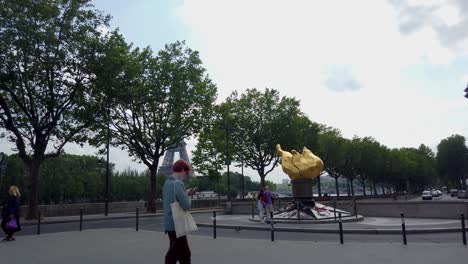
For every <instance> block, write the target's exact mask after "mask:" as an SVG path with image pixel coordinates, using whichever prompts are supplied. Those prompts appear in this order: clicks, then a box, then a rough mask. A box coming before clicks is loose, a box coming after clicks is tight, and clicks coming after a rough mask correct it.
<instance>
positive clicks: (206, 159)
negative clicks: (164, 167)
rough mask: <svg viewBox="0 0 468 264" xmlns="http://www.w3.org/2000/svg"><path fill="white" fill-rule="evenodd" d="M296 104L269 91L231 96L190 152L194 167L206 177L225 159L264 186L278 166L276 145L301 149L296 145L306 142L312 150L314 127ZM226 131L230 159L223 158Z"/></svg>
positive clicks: (218, 110)
mask: <svg viewBox="0 0 468 264" xmlns="http://www.w3.org/2000/svg"><path fill="white" fill-rule="evenodd" d="M299 104H300V103H299V101H298V100H296V99H295V98H290V97H280V95H279V93H278V91H276V90H273V89H265V90H264V91H259V90H257V89H247V91H246V92H245V93H243V94H241V95H239V94H238V93H237V92H233V93H232V94H231V96H230V97H228V98H227V99H226V101H224V102H223V103H221V104H220V105H218V106H217V107H216V108H215V114H214V115H213V116H212V119H211V120H210V124H209V127H207V128H205V129H204V130H203V131H202V133H201V135H200V141H199V143H198V145H197V150H196V151H195V152H194V158H193V161H194V164H195V166H196V167H197V168H199V169H201V171H202V173H203V174H204V175H206V174H207V173H208V171H210V170H211V171H217V170H220V168H221V166H222V164H223V160H226V159H227V158H229V159H230V160H234V161H236V162H238V163H244V165H245V166H247V167H250V168H252V169H253V170H256V171H257V172H258V175H259V176H260V179H261V181H262V184H265V177H266V176H267V175H268V174H269V173H270V172H271V171H273V169H274V168H275V167H276V166H277V165H278V163H279V157H278V156H277V154H276V149H275V146H276V144H283V145H285V146H294V147H299V146H300V147H301V148H302V146H303V145H300V142H299V141H301V142H302V141H306V142H307V143H306V144H309V145H310V146H311V147H312V148H313V147H315V145H316V142H315V140H316V139H315V137H314V133H316V132H317V131H318V125H316V124H314V123H312V122H311V121H310V120H309V119H308V118H307V117H305V116H304V115H303V114H302V113H301V111H300V110H299ZM226 127H232V129H228V130H229V131H228V132H229V138H228V141H229V148H230V156H231V157H227V147H228V146H226V143H225V141H226V136H227V135H226V131H223V129H226Z"/></svg>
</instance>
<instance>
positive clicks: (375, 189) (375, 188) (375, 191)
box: [372, 181, 378, 197]
mask: <svg viewBox="0 0 468 264" xmlns="http://www.w3.org/2000/svg"><path fill="white" fill-rule="evenodd" d="M372 186H373V187H374V196H375V197H377V196H378V193H377V185H376V184H375V181H374V182H372Z"/></svg>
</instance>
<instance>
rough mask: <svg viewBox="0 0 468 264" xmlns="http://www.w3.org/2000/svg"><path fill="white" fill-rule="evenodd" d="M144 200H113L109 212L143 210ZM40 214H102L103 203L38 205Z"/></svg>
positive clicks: (205, 203)
mask: <svg viewBox="0 0 468 264" xmlns="http://www.w3.org/2000/svg"><path fill="white" fill-rule="evenodd" d="M145 204H146V202H144V201H141V202H113V203H109V213H110V214H117V213H130V212H135V210H136V208H137V207H138V208H140V211H144V209H143V208H146V207H145ZM219 204H220V202H219V201H218V200H192V208H195V209H196V208H211V207H217V206H219ZM162 206H163V205H162V202H161V201H158V202H156V210H157V211H161V210H162ZM27 209H28V208H27V206H21V215H22V216H24V215H25V214H26V212H27ZM39 209H40V210H41V215H42V216H43V217H55V216H73V215H79V214H80V209H83V214H85V215H92V214H104V203H83V204H57V205H40V206H39Z"/></svg>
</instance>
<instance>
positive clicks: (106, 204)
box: [104, 107, 111, 216]
mask: <svg viewBox="0 0 468 264" xmlns="http://www.w3.org/2000/svg"><path fill="white" fill-rule="evenodd" d="M110 137H111V130H110V108H109V107H108V108H107V142H106V152H107V153H106V154H107V159H106V197H105V205H104V215H105V216H107V215H108V214H109V177H110V169H109V167H110V166H109V146H110Z"/></svg>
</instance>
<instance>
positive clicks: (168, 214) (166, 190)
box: [163, 160, 196, 264]
mask: <svg viewBox="0 0 468 264" xmlns="http://www.w3.org/2000/svg"><path fill="white" fill-rule="evenodd" d="M191 171H192V168H191V167H190V165H189V164H188V163H187V162H185V161H183V160H178V161H176V162H175V163H174V165H173V166H172V175H171V176H170V177H169V178H167V180H166V182H165V183H164V187H163V200H164V230H165V233H166V234H167V235H168V237H169V250H168V251H167V254H166V260H165V263H166V264H176V263H177V261H179V263H180V264H190V263H191V252H190V247H189V244H188V241H187V236H182V237H179V238H177V235H176V232H175V227H174V220H173V218H172V209H171V203H173V202H174V201H175V200H177V201H178V202H179V204H180V206H181V207H182V208H183V209H184V210H189V209H190V208H191V205H192V203H191V200H190V198H189V196H191V195H193V194H194V192H195V191H196V188H194V189H188V190H185V186H184V183H183V182H182V180H183V179H184V178H187V177H188V176H189V174H190V172H191Z"/></svg>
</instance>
